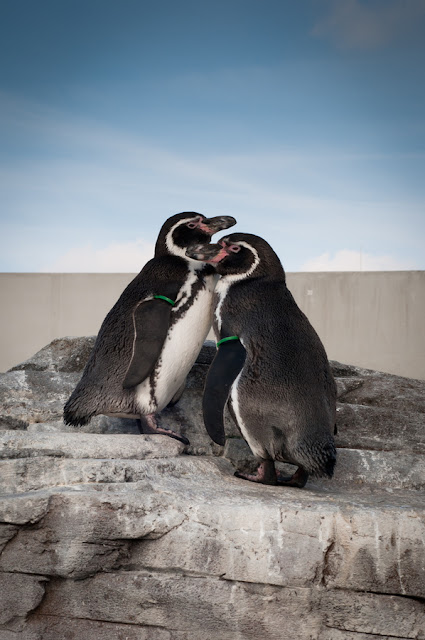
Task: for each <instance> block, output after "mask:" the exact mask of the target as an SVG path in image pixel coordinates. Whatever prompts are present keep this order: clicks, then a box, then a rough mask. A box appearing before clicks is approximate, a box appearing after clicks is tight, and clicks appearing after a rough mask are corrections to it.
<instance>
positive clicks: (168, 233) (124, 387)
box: [64, 212, 236, 443]
mask: <svg viewBox="0 0 425 640" xmlns="http://www.w3.org/2000/svg"><path fill="white" fill-rule="evenodd" d="M235 223H236V220H235V219H234V218H231V217H230V216H218V217H216V218H210V219H207V218H205V217H204V216H203V215H201V214H199V213H195V212H185V213H179V214H177V215H175V216H172V217H171V218H169V219H168V220H167V221H166V222H165V223H164V225H163V226H162V228H161V231H160V233H159V236H158V240H157V242H156V246H155V257H154V258H153V259H152V260H150V261H149V262H148V263H147V264H146V265H145V266H144V267H143V269H142V271H141V272H140V273H139V274H138V275H137V276H136V277H135V278H134V280H133V281H132V282H130V284H129V285H128V287H127V288H126V289H125V290H124V292H123V293H122V295H121V296H120V298H119V300H118V301H117V302H116V304H115V305H114V307H113V308H112V309H111V311H110V312H109V313H108V315H107V316H106V318H105V320H104V321H103V324H102V326H101V328H100V331H99V334H98V336H97V339H96V342H95V344H94V347H93V350H92V352H91V355H90V357H89V360H88V362H87V365H86V367H85V369H84V372H83V375H82V378H81V380H80V382H79V383H78V385H77V386H76V388H75V390H74V391H73V393H72V395H71V396H70V398H69V400H68V402H67V403H66V404H65V407H64V421H65V422H66V424H71V425H74V426H78V425H83V424H87V423H88V422H89V421H90V420H91V418H92V417H93V416H95V415H99V414H104V415H109V416H115V417H124V418H139V419H140V424H141V427H140V429H141V433H164V434H166V435H169V436H171V437H174V438H177V439H178V440H181V441H183V442H185V443H187V442H188V441H187V439H186V438H185V437H183V436H179V435H177V434H176V433H174V432H173V431H170V430H168V429H162V428H160V427H158V426H157V424H156V419H155V415H154V414H155V413H156V412H158V411H161V410H162V409H163V408H164V407H165V406H166V405H168V404H169V403H170V402H175V401H177V399H178V398H179V397H180V395H181V393H182V392H183V388H184V382H185V378H186V376H187V374H188V372H189V370H190V368H191V367H192V365H193V363H194V361H195V359H196V356H197V355H198V353H199V351H200V349H201V347H202V344H203V342H204V340H205V338H206V336H207V333H208V331H209V329H210V326H211V320H212V311H213V292H214V287H215V284H216V282H217V278H218V276H217V275H216V273H215V271H214V269H213V268H212V267H211V266H209V265H205V264H203V263H202V262H199V261H197V260H193V259H191V258H189V257H187V256H186V253H185V250H186V248H187V247H188V246H189V245H190V244H193V243H194V242H202V243H208V242H209V241H210V239H211V236H212V235H213V234H214V233H216V232H217V231H220V230H222V229H227V228H228V227H231V226H232V225H234V224H235Z"/></svg>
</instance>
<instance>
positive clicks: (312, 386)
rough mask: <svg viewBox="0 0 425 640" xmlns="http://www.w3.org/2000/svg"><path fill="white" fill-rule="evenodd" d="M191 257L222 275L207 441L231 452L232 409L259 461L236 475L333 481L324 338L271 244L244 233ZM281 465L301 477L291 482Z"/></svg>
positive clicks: (332, 392) (332, 391) (332, 411)
mask: <svg viewBox="0 0 425 640" xmlns="http://www.w3.org/2000/svg"><path fill="white" fill-rule="evenodd" d="M187 253H188V255H189V256H191V257H192V258H197V259H198V260H202V261H203V262H207V263H208V264H211V265H214V267H215V269H216V271H217V273H219V274H220V275H221V278H220V280H219V282H218V284H217V286H216V290H215V294H214V297H215V313H214V322H213V326H214V331H215V334H216V338H217V347H218V350H217V353H216V356H215V358H214V360H213V362H212V364H211V367H210V369H209V372H208V375H207V379H206V383H205V391H204V398H203V411H204V421H205V426H206V428H207V431H208V433H209V435H210V436H211V438H212V439H213V440H214V442H217V443H218V444H224V442H225V434H224V421H223V412H224V408H225V405H226V403H227V402H228V403H229V409H230V412H231V415H232V417H233V419H234V420H235V422H236V424H237V426H238V427H239V429H240V431H241V433H242V435H243V437H244V438H245V440H246V441H247V443H248V444H249V446H250V448H251V450H252V452H253V453H254V455H255V456H257V457H258V459H259V463H260V464H259V467H258V470H257V472H256V474H254V475H248V474H238V473H237V474H236V475H238V476H239V477H241V478H245V479H247V480H251V481H254V482H262V483H265V484H286V485H289V486H296V487H303V486H304V485H305V483H306V482H307V479H308V475H309V474H313V475H316V476H328V477H331V476H332V474H333V470H334V466H335V462H336V450H335V445H334V439H333V432H334V425H335V416H336V388H335V382H334V379H333V376H332V372H331V370H330V367H329V363H328V359H327V357H326V353H325V349H324V347H323V345H322V343H321V341H320V339H319V337H318V335H317V333H316V332H315V330H314V329H313V327H312V326H311V324H310V322H309V321H308V319H307V318H306V316H305V315H304V314H303V313H302V311H301V310H300V309H299V307H298V306H297V304H296V302H295V300H294V298H293V297H292V295H291V293H290V291H289V290H288V289H287V287H286V282H285V272H284V270H283V267H282V265H281V263H280V261H279V258H278V257H277V255H276V254H275V252H274V251H273V249H272V248H271V247H270V245H269V244H268V243H267V242H266V241H265V240H263V239H262V238H259V237H258V236H255V235H251V234H245V233H234V234H231V235H229V236H227V237H225V238H222V239H221V240H220V242H219V243H218V244H213V245H204V246H201V245H200V246H194V247H191V248H189V249H188V251H187ZM274 460H279V461H282V462H289V463H291V464H294V465H297V466H298V469H297V470H296V472H295V473H294V474H293V476H291V477H290V478H284V477H282V476H281V475H280V474H278V473H277V472H276V469H275V465H274Z"/></svg>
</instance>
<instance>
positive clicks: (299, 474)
mask: <svg viewBox="0 0 425 640" xmlns="http://www.w3.org/2000/svg"><path fill="white" fill-rule="evenodd" d="M307 480H308V472H307V471H305V469H303V468H302V467H298V469H297V470H296V471H295V473H294V474H293V475H292V476H283V475H282V474H281V473H277V484H282V485H285V486H286V487H298V488H299V489H302V488H303V487H305V485H306V482H307Z"/></svg>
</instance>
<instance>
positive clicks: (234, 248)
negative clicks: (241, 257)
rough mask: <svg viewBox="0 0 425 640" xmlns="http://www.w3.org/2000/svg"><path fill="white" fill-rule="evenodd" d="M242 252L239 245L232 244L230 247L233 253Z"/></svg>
mask: <svg viewBox="0 0 425 640" xmlns="http://www.w3.org/2000/svg"><path fill="white" fill-rule="evenodd" d="M240 250H241V248H240V246H239V245H238V244H231V245H230V247H229V251H231V252H232V253H238V252H239V251H240Z"/></svg>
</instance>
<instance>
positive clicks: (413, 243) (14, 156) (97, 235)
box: [0, 0, 425, 272]
mask: <svg viewBox="0 0 425 640" xmlns="http://www.w3.org/2000/svg"><path fill="white" fill-rule="evenodd" d="M0 190H1V195H0V207H1V211H0V215H1V229H0V234H1V236H0V237H1V240H0V242H1V252H0V271H112V272H114V271H124V272H125V271H130V272H131V271H138V270H139V269H140V268H141V267H142V266H143V264H144V262H145V261H146V260H147V259H149V258H150V257H151V256H152V252H153V245H154V243H155V240H156V236H157V233H158V230H159V228H160V226H161V224H162V222H163V221H164V220H165V219H166V218H167V217H169V216H170V215H173V214H174V213H177V212H179V211H185V210H194V211H199V212H201V213H204V214H205V215H207V216H212V215H224V214H228V215H233V216H235V217H236V218H237V220H238V225H237V227H235V231H240V232H243V231H246V232H249V233H256V234H258V235H261V236H263V237H264V238H266V239H267V240H268V241H269V242H270V243H271V244H272V246H273V248H274V249H275V250H276V251H277V253H278V254H279V256H280V258H281V260H282V263H283V265H284V267H285V268H286V270H288V271H302V270H335V269H336V270H346V269H348V270H359V269H364V270H369V269H373V270H375V269H379V270H381V269H384V270H385V269H425V251H424V244H425V2H424V1H423V0H299V1H298V2H294V1H293V0H276V1H275V0H225V1H222V0H215V2H213V3H210V2H208V3H207V2H202V1H200V0H197V1H188V0H179V2H175V0H172V1H171V0H149V1H148V0H119V1H118V0H114V1H112V0H38V1H37V2H35V1H34V0H2V2H1V3H0Z"/></svg>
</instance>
